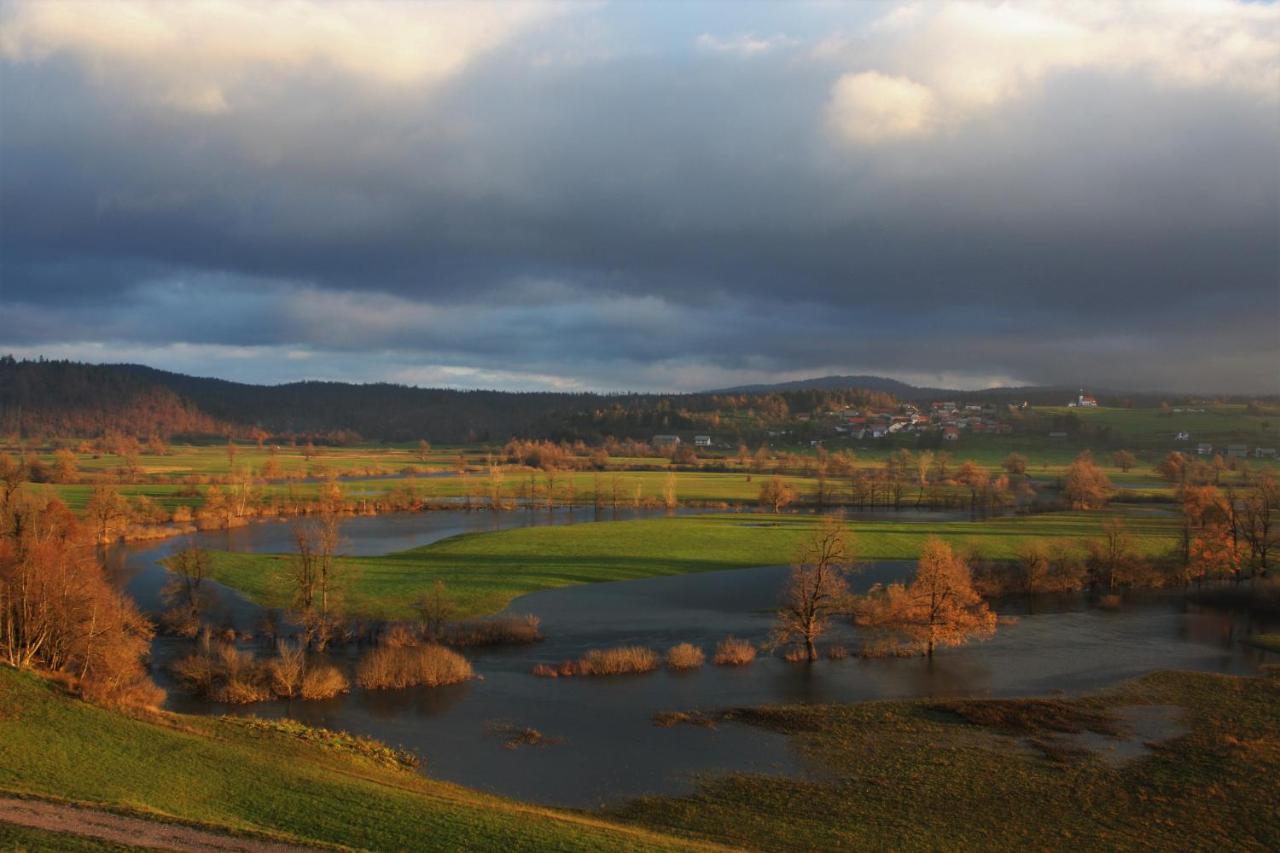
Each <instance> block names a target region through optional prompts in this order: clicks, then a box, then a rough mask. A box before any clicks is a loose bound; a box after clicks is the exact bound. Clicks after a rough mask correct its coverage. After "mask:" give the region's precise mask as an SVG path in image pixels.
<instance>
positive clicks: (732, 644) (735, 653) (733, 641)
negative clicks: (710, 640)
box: [714, 635, 756, 666]
mask: <svg viewBox="0 0 1280 853" xmlns="http://www.w3.org/2000/svg"><path fill="white" fill-rule="evenodd" d="M755 659H756V647H755V646H753V645H752V644H751V643H750V641H748V640H740V639H738V638H737V637H734V636H732V635H730V636H728V637H725V638H724V639H723V640H721V641H720V642H719V644H717V645H716V654H715V658H714V660H715V662H716V665H717V666H746V665H747V664H749V663H751V662H752V661H754V660H755Z"/></svg>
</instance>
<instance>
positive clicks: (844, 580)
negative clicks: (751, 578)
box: [773, 515, 854, 661]
mask: <svg viewBox="0 0 1280 853" xmlns="http://www.w3.org/2000/svg"><path fill="white" fill-rule="evenodd" d="M846 535H847V534H846V532H845V526H844V518H843V516H839V515H836V516H825V517H824V518H823V519H822V520H821V521H820V522H819V523H818V527H817V528H816V529H815V530H814V532H813V538H812V539H810V540H809V541H808V542H806V543H804V545H802V546H801V548H800V550H799V551H798V552H797V553H796V556H795V559H794V560H793V561H792V562H791V574H790V575H789V576H788V578H787V584H786V586H785V587H783V590H782V605H781V607H779V609H778V616H777V623H776V625H775V627H774V630H773V641H774V643H775V644H777V645H783V644H788V643H803V644H804V647H805V652H806V656H807V657H808V659H809V660H811V661H813V660H817V659H818V649H817V645H816V641H817V639H818V637H820V636H822V634H823V633H824V632H825V631H826V630H827V626H828V625H829V623H830V621H831V619H832V618H833V617H836V616H840V615H842V614H847V613H849V612H850V611H851V608H852V605H853V595H852V593H851V592H850V590H849V583H848V575H849V573H850V572H851V571H852V570H853V567H854V557H853V552H852V549H851V548H850V547H849V545H848V543H847V539H846Z"/></svg>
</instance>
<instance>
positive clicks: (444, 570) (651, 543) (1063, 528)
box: [214, 509, 1174, 616]
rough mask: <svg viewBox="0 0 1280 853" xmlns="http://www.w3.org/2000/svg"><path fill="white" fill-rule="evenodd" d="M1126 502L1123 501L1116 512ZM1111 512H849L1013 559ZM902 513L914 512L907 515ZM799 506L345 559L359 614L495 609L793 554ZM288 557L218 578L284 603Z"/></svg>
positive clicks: (234, 567)
mask: <svg viewBox="0 0 1280 853" xmlns="http://www.w3.org/2000/svg"><path fill="white" fill-rule="evenodd" d="M1117 512H1118V511H1117ZM1113 514H1115V513H1111V512H1094V513H1068V512H1063V513H1047V514H1043V515H1035V516H1020V517H1008V518H996V519H990V520H986V521H975V522H967V521H952V522H919V523H906V522H905V521H884V522H863V521H855V522H852V523H850V525H849V529H850V530H851V531H852V532H853V534H854V540H853V542H854V549H855V551H856V553H857V554H858V556H859V558H860V559H865V560H883V559H903V558H913V557H915V556H916V555H917V554H918V553H919V550H920V546H921V544H922V543H923V542H924V540H925V538H927V537H928V536H941V537H942V538H944V539H946V540H948V541H950V542H953V543H955V544H958V545H964V546H972V547H977V548H979V549H981V552H982V553H983V554H984V555H986V556H988V557H992V558H1011V557H1013V556H1015V555H1016V553H1017V550H1018V548H1019V546H1020V545H1021V544H1022V543H1023V542H1025V541H1026V540H1027V539H1030V538H1035V537H1055V538H1056V537H1067V538H1072V539H1076V538H1081V537H1089V536H1094V535H1096V534H1097V533H1098V532H1099V529H1100V527H1101V525H1102V523H1103V522H1104V521H1105V520H1106V519H1107V518H1109V517H1111V516H1112V515H1113ZM903 518H904V519H909V518H910V515H909V514H907V513H904V514H903ZM1126 518H1127V521H1128V523H1129V527H1130V529H1131V530H1132V531H1133V533H1134V534H1135V537H1136V542H1135V544H1136V546H1137V547H1138V548H1139V549H1141V550H1143V551H1145V552H1147V553H1152V554H1155V553H1161V552H1163V551H1166V550H1168V548H1170V547H1171V545H1172V537H1173V535H1174V529H1173V521H1172V518H1171V517H1169V516H1162V515H1158V514H1155V513H1151V512H1140V511H1138V510H1136V509H1135V510H1131V511H1130V512H1129V513H1128V514H1127V516H1126ZM815 523H816V522H815V519H814V517H813V516H802V515H780V516H774V515H762V514H754V513H753V514H737V515H708V516H696V517H683V518H663V519H649V520H643V521H619V522H599V523H591V524H577V525H569V526H559V527H530V528H521V529H516V530H508V531H502V532H498V533H476V534H468V535H464V536H458V537H454V538H452V539H447V540H444V541H442V542H437V543H434V544H431V545H427V546H424V547H422V548H414V549H412V550H409V551H402V552H399V553H396V554H389V555H387V556H383V557H359V558H354V557H353V558H346V559H344V560H343V561H342V562H343V565H344V566H346V567H347V568H349V569H350V570H351V573H352V575H353V577H354V582H353V585H352V587H351V589H350V591H349V595H348V604H349V606H350V607H351V608H352V609H353V610H355V611H357V612H361V613H365V614H369V615H380V616H406V615H408V614H409V609H408V605H409V603H410V602H411V601H412V600H413V597H414V596H415V595H416V594H417V593H418V592H421V591H423V590H425V589H428V588H429V587H430V586H431V585H432V584H433V583H434V582H435V581H436V580H443V581H444V582H445V584H446V585H447V586H448V588H449V590H450V592H451V593H452V595H453V596H454V597H455V598H456V599H457V601H458V604H459V606H460V607H461V608H462V609H463V610H464V612H466V613H468V614H480V613H492V612H495V611H497V610H500V609H502V608H503V607H505V606H506V605H507V604H508V603H509V602H510V601H511V599H513V598H515V597H516V596H519V595H523V594H524V593H526V592H532V591H534V590H539V589H548V588H553V587H561V586H569V585H572V584H579V583H594V582H599V581H616V580H631V579H634V578H645V577H655V576H659V575H675V574H685V573H688V572H702V571H711V570H715V569H735V568H743V567H745V566H760V565H769V564H777V563H785V562H787V561H788V560H789V559H790V558H791V556H792V554H793V553H794V552H795V549H796V547H797V545H798V544H799V543H800V542H801V540H802V539H803V538H804V537H805V536H806V535H808V533H809V532H810V531H811V530H812V529H813V526H814V524H815ZM288 559H289V558H288V557H287V556H284V555H269V554H230V553H220V554H217V555H216V557H215V561H214V577H215V578H216V579H217V580H219V581H221V582H222V583H224V584H227V585H228V586H232V587H235V588H236V589H239V590H242V591H244V592H245V593H247V594H248V595H249V596H250V597H251V598H253V599H255V600H256V601H258V602H260V603H263V604H267V605H272V606H284V605H286V604H287V603H288V591H287V590H286V589H285V587H284V585H283V582H282V578H281V575H282V573H283V571H284V569H285V566H286V561H287V560H288Z"/></svg>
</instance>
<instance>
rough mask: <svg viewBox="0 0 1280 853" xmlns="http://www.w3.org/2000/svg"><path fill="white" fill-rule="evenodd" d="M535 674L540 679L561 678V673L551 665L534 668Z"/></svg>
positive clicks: (540, 665)
mask: <svg viewBox="0 0 1280 853" xmlns="http://www.w3.org/2000/svg"><path fill="white" fill-rule="evenodd" d="M533 674H534V675H536V676H538V677H539V678H559V677H560V671H559V670H558V669H556V668H555V666H553V665H552V664H549V663H540V664H538V665H537V666H535V667H534V668H533Z"/></svg>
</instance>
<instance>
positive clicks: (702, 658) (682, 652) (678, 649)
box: [667, 643, 707, 670]
mask: <svg viewBox="0 0 1280 853" xmlns="http://www.w3.org/2000/svg"><path fill="white" fill-rule="evenodd" d="M706 660H707V656H706V654H705V653H704V652H703V651H702V649H700V648H698V647H697V646H695V645H693V643H680V644H678V645H675V646H672V647H671V648H669V649H667V666H668V667H670V668H671V669H680V670H685V669H697V668H698V667H700V666H702V665H703V663H705V662H706Z"/></svg>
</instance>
